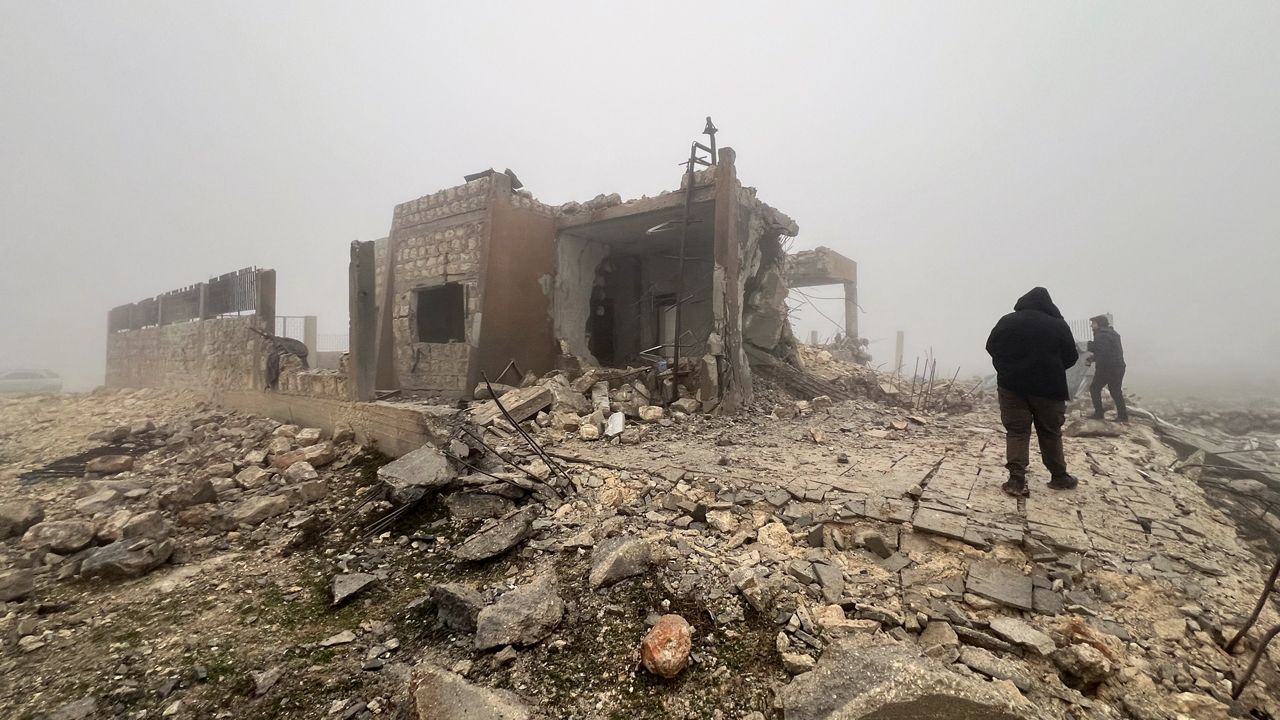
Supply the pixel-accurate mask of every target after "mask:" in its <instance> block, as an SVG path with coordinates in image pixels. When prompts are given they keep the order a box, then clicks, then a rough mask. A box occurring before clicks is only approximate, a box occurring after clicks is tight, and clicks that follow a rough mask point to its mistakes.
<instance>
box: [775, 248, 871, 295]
mask: <svg viewBox="0 0 1280 720" xmlns="http://www.w3.org/2000/svg"><path fill="white" fill-rule="evenodd" d="M786 281H787V287H795V288H800V287H813V286H815V285H842V284H845V283H853V284H855V285H856V284H857V282H858V263H856V262H854V261H853V260H851V259H849V258H847V257H845V256H844V255H841V254H840V253H838V252H836V251H835V250H832V249H831V248H827V247H819V248H816V249H814V250H802V251H800V252H798V253H793V254H791V255H790V256H788V257H787V273H786Z"/></svg>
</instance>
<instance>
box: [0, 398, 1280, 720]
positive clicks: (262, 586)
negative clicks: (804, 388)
mask: <svg viewBox="0 0 1280 720" xmlns="http://www.w3.org/2000/svg"><path fill="white" fill-rule="evenodd" d="M864 384H865V383H864ZM500 390H509V389H500ZM522 390H523V392H519V391H517V390H510V392H512V393H514V394H512V395H509V396H504V398H506V399H508V400H509V402H506V403H504V405H508V404H509V405H511V406H512V407H520V408H524V412H528V417H529V421H528V422H525V423H524V425H525V427H526V428H527V431H528V432H529V433H530V435H531V436H532V437H533V438H534V439H535V440H536V441H537V443H538V444H539V446H541V447H543V448H545V450H546V452H547V453H548V455H547V456H546V457H539V456H538V455H537V454H536V453H535V452H534V451H533V450H532V449H531V448H530V446H529V445H528V444H527V443H525V441H524V440H523V439H522V438H521V437H520V435H519V434H518V433H516V432H514V430H513V428H511V427H510V426H507V427H506V430H505V431H504V430H502V429H501V427H502V426H503V425H504V421H503V420H501V419H496V418H495V417H494V416H495V413H494V412H493V411H492V410H493V409H492V408H491V407H485V406H484V405H483V404H481V405H480V406H479V407H478V408H476V409H474V410H473V411H472V412H471V413H466V412H461V411H459V412H458V413H457V417H456V420H455V425H456V427H457V428H458V434H457V437H456V438H454V439H453V441H452V442H449V443H446V444H445V446H444V447H443V448H440V449H437V448H434V447H429V448H425V449H423V450H421V451H418V452H416V453H413V454H411V455H409V456H406V457H405V458H402V459H400V460H398V461H395V462H388V459H387V458H384V457H381V456H379V455H377V454H376V453H374V452H372V451H370V450H367V449H365V448H361V447H359V446H358V445H356V444H355V443H354V442H353V440H352V439H351V437H350V434H349V433H347V432H344V431H343V430H342V429H339V431H338V432H337V433H336V436H334V437H321V434H320V433H318V432H317V431H314V430H311V429H307V428H300V427H295V426H290V425H282V424H281V423H278V422H275V421H272V420H268V419H264V418H256V417H250V416H245V415H241V414H238V413H233V412H227V411H225V410H220V409H218V408H215V407H211V406H208V405H206V404H203V403H202V402H200V401H199V400H198V398H196V397H194V396H187V395H182V394H178V393H172V392H160V391H154V390H144V391H121V392H99V393H93V394H88V395H68V396H60V397H41V398H29V399H20V400H12V401H0V601H3V605H2V606H0V614H2V615H3V620H2V622H3V626H2V630H0V639H2V640H3V643H4V644H3V647H0V676H2V677H4V679H5V682H4V683H0V706H3V707H5V708H6V709H7V712H6V716H12V717H19V718H37V717H48V718H63V719H69V718H90V717H103V718H115V717H119V718H144V717H176V718H216V717H226V718H231V717H236V718H240V717H247V718H254V717H263V718H267V717H271V718H276V717H296V718H316V717H319V718H357V717H395V718H423V719H425V718H433V719H436V718H441V719H448V718H526V717H548V718H551V717H565V718H592V719H595V718H670V717H685V718H728V719H737V718H753V719H758V718H786V719H787V720H796V719H797V718H828V717H830V718H836V717H840V718H863V717H868V718H869V717H881V716H883V715H884V714H885V713H892V712H915V713H917V715H918V716H922V717H968V718H1136V719H1137V720H1148V719H1149V718H1150V719H1157V718H1163V719H1171V718H1179V717H1186V718H1196V719H1197V720H1199V719H1201V718H1215V717H1227V716H1228V714H1229V713H1235V714H1236V715H1237V716H1244V717H1248V716H1250V715H1249V713H1252V717H1258V718H1265V717H1272V716H1277V715H1280V701H1278V700H1277V695H1280V677H1277V673H1276V667H1277V659H1280V650H1272V653H1271V655H1270V656H1269V657H1268V658H1265V659H1264V661H1263V662H1262V663H1261V668H1260V670H1259V673H1258V675H1257V676H1256V677H1255V679H1254V680H1253V682H1252V684H1251V685H1250V686H1249V688H1248V690H1247V691H1246V692H1245V693H1244V695H1243V697H1242V698H1241V700H1239V701H1237V702H1234V703H1233V702H1232V700H1231V692H1232V687H1233V686H1232V680H1233V679H1234V678H1236V677H1237V676H1238V675H1239V674H1240V673H1241V672H1242V671H1243V669H1244V667H1245V665H1246V664H1247V663H1248V660H1249V657H1250V655H1251V654H1252V651H1253V650H1254V649H1255V648H1256V644H1255V641H1254V640H1253V639H1250V640H1247V641H1246V642H1245V643H1244V644H1243V646H1242V647H1241V648H1238V649H1237V651H1236V653H1235V654H1228V653H1226V652H1225V651H1224V650H1223V649H1222V646H1223V645H1224V644H1225V641H1226V640H1227V639H1229V638H1230V636H1231V635H1232V634H1233V633H1234V630H1235V628H1237V627H1239V624H1240V623H1241V622H1242V620H1243V617H1244V616H1245V615H1247V613H1248V612H1249V611H1250V610H1251V609H1252V605H1253V602H1254V601H1255V600H1256V598H1257V596H1258V594H1259V593H1260V592H1261V589H1262V583H1263V581H1264V579H1265V573H1266V571H1267V569H1268V567H1267V563H1269V562H1270V561H1271V559H1272V558H1271V557H1270V556H1268V555H1267V550H1266V549H1265V541H1266V538H1263V537H1255V536H1250V535H1248V534H1247V533H1245V532H1244V531H1242V530H1238V528H1240V527H1243V526H1241V525H1239V524H1238V523H1237V522H1236V518H1233V517H1231V516H1229V515H1228V514H1226V513H1224V512H1223V510H1222V509H1221V508H1220V507H1218V506H1217V505H1216V504H1215V503H1214V502H1213V501H1212V500H1210V499H1207V496H1206V494H1205V492H1204V490H1203V489H1202V487H1201V486H1200V485H1199V484H1198V483H1197V480H1198V479H1200V478H1201V477H1202V476H1203V474H1202V473H1192V472H1188V469H1187V468H1181V469H1177V468H1180V465H1179V464H1178V458H1177V457H1176V456H1175V454H1174V452H1173V451H1172V450H1170V449H1168V448H1167V447H1165V446H1164V445H1163V444H1161V443H1160V441H1159V440H1158V439H1157V438H1156V436H1155V435H1154V434H1153V433H1152V431H1151V430H1150V428H1148V427H1147V426H1145V425H1142V424H1137V423H1135V424H1133V425H1127V426H1119V425H1110V424H1103V425H1098V424H1094V423H1088V422H1084V421H1075V422H1074V426H1073V428H1072V434H1073V435H1075V436H1076V437H1073V439H1072V440H1070V441H1069V444H1068V449H1069V461H1070V463H1071V465H1072V467H1073V469H1074V470H1075V471H1076V474H1077V475H1078V476H1079V477H1080V479H1081V483H1080V486H1079V488H1077V489H1076V490H1074V491H1071V492H1065V493H1058V492H1054V491H1051V490H1049V489H1047V488H1046V487H1045V486H1044V485H1043V481H1044V480H1047V477H1040V478H1039V480H1040V481H1041V482H1037V483H1033V494H1032V496H1031V498H1029V499H1026V500H1022V501H1019V500H1014V499H1012V498H1009V497H1007V496H1004V495H1003V494H1001V493H1000V492H999V490H998V485H999V482H1000V481H1001V480H1002V479H1003V478H1002V477H1001V464H1002V462H1003V460H1002V453H1003V438H1002V435H1001V434H1000V430H999V423H998V419H997V417H996V415H995V413H994V411H993V410H992V409H991V408H990V407H989V406H987V405H985V404H983V403H982V402H972V401H966V403H965V404H964V405H963V406H962V408H961V409H955V408H951V411H950V413H917V412H913V411H910V410H907V409H902V408H896V407H893V406H892V405H888V404H882V403H884V402H888V403H892V402H893V398H892V397H887V398H886V397H879V400H880V401H881V402H872V401H870V400H850V401H844V402H835V403H832V402H829V401H826V400H825V399H823V398H817V399H812V398H810V399H807V400H808V401H803V400H802V401H799V402H797V401H796V400H795V399H793V398H789V397H785V396H784V394H783V393H782V392H781V391H779V390H766V391H764V392H762V393H760V398H759V400H758V403H757V406H756V407H754V408H751V409H750V410H749V411H748V412H745V413H743V414H741V415H739V416H738V417H735V418H723V417H712V416H702V415H699V414H697V412H696V410H697V405H696V403H695V402H693V401H691V400H688V401H682V403H681V404H680V405H678V407H680V408H683V410H685V411H687V412H682V411H680V410H676V411H674V412H673V411H671V410H668V411H662V410H661V409H658V408H655V407H653V406H649V405H646V404H645V397H644V395H645V391H644V389H643V388H642V387H639V386H636V385H634V384H630V383H629V382H628V380H626V379H621V378H615V379H613V380H609V379H607V378H603V377H601V376H587V377H583V378H570V377H565V378H556V379H552V380H549V381H547V380H544V381H543V382H541V383H540V384H539V385H538V386H534V387H533V388H524V389H522ZM518 401H519V402H518ZM968 408H972V409H968ZM537 411H541V412H537ZM522 414H523V412H522ZM615 415H616V416H618V417H617V418H616V419H615V418H614V417H613V416H615ZM468 419H470V420H471V421H472V422H471V423H468V422H467V421H468ZM481 441H483V442H481ZM77 454H83V455H81V456H80V457H78V458H75V459H74V460H72V461H69V462H64V463H61V464H55V465H53V466H52V467H50V464H51V463H55V461H59V460H61V459H64V458H66V457H67V456H73V455H77ZM1277 622H1280V614H1277V613H1276V612H1275V610H1274V605H1273V606H1270V607H1268V608H1267V609H1266V610H1265V612H1264V613H1263V616H1262V620H1261V621H1260V622H1259V624H1258V626H1257V627H1256V628H1255V629H1254V631H1253V632H1252V633H1251V634H1250V637H1251V638H1258V637H1260V636H1261V635H1262V633H1264V632H1265V631H1266V630H1267V629H1268V628H1269V627H1271V626H1272V625H1274V624H1276V623H1277ZM962 713H968V714H967V715H966V714H962ZM891 716H893V715H891ZM904 716H909V715H904Z"/></svg>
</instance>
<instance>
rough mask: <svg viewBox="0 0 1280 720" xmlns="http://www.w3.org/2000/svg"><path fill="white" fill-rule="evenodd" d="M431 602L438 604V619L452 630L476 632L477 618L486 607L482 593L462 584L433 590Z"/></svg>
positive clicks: (447, 585) (445, 584) (443, 585)
mask: <svg viewBox="0 0 1280 720" xmlns="http://www.w3.org/2000/svg"><path fill="white" fill-rule="evenodd" d="M431 600H432V601H433V602H434V603H435V604H436V617H438V618H439V619H440V623H441V624H442V625H444V626H445V627H447V628H449V629H450V630H460V631H462V632H474V631H475V629H476V618H477V617H478V616H479V615H480V610H481V608H483V607H484V598H483V597H481V596H480V593H478V592H476V590H475V588H472V587H470V586H467V585H463V584H462V583H442V584H440V585H437V586H435V587H434V588H432V589H431Z"/></svg>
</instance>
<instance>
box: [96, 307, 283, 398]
mask: <svg viewBox="0 0 1280 720" xmlns="http://www.w3.org/2000/svg"><path fill="white" fill-rule="evenodd" d="M257 327H259V320H258V318H257V317H256V316H251V315H246V316H242V317H225V318H214V319H210V320H196V321H192V322H184V323H176V324H173V325H159V326H152V327H144V328H140V329H138V330H122V331H119V332H113V333H109V334H108V335H107V372H106V385H107V386H108V387H133V388H142V387H183V388H194V389H210V390H218V389H231V388H234V389H244V390H252V389H260V388H262V387H263V386H265V384H266V356H267V352H268V349H269V348H268V345H267V342H266V340H264V339H263V338H262V337H261V336H259V335H257V334H256V333H254V332H253V331H252V329H253V328H257Z"/></svg>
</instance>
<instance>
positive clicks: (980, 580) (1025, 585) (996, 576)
mask: <svg viewBox="0 0 1280 720" xmlns="http://www.w3.org/2000/svg"><path fill="white" fill-rule="evenodd" d="M964 587H965V592H970V593H973V594H974V595H977V596H979V597H984V598H987V599H988V600H994V601H996V602H998V603H1000V604H1002V605H1008V606H1010V607H1016V608H1018V609H1019V610H1031V609H1032V608H1033V607H1034V603H1033V599H1032V587H1033V586H1032V582H1031V578H1029V577H1027V576H1026V575H1023V574H1022V573H1020V572H1018V571H1017V570H1014V569H1013V568H1010V567H1006V566H1004V565H1001V564H1000V563H998V562H993V561H990V560H978V561H975V562H974V563H973V564H972V565H970V566H969V575H968V576H967V577H966V579H965V585H964Z"/></svg>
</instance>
